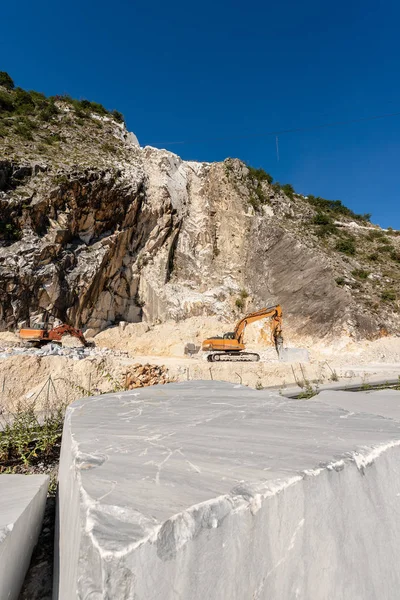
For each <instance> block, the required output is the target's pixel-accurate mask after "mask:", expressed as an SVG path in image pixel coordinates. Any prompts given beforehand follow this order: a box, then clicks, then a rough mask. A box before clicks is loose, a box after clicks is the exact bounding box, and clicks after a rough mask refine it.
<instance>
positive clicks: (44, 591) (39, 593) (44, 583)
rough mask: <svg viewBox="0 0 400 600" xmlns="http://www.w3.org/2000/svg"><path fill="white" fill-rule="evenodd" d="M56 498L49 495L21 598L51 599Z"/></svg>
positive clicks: (28, 599)
mask: <svg viewBox="0 0 400 600" xmlns="http://www.w3.org/2000/svg"><path fill="white" fill-rule="evenodd" d="M55 512H56V499H55V497H48V498H47V503H46V509H45V513H44V520H43V526H42V531H41V532H40V536H39V540H38V543H37V545H36V548H35V550H34V551H33V554H32V559H31V564H30V566H29V570H28V572H27V574H26V577H25V581H24V585H23V588H22V591H21V594H20V596H19V600H51V598H52V593H53V556H54V528H55Z"/></svg>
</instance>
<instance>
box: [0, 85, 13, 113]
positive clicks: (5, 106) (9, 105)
mask: <svg viewBox="0 0 400 600" xmlns="http://www.w3.org/2000/svg"><path fill="white" fill-rule="evenodd" d="M13 110H14V102H13V98H12V96H11V94H8V93H7V92H3V91H2V90H0V113H1V112H13Z"/></svg>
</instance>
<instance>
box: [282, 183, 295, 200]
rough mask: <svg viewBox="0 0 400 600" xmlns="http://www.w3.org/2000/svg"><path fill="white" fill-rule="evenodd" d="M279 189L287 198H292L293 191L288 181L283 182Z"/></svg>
mask: <svg viewBox="0 0 400 600" xmlns="http://www.w3.org/2000/svg"><path fill="white" fill-rule="evenodd" d="M281 190H282V192H283V193H284V194H286V196H288V198H290V199H291V200H293V197H294V194H295V191H294V188H293V186H292V185H290V183H285V184H284V185H282V186H281Z"/></svg>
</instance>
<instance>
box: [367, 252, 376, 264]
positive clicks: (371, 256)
mask: <svg viewBox="0 0 400 600" xmlns="http://www.w3.org/2000/svg"><path fill="white" fill-rule="evenodd" d="M367 258H368V260H370V261H372V262H377V261H378V260H379V255H378V254H377V253H376V252H373V253H372V254H369V255H368V256H367Z"/></svg>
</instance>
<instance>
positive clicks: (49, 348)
mask: <svg viewBox="0 0 400 600" xmlns="http://www.w3.org/2000/svg"><path fill="white" fill-rule="evenodd" d="M21 355H22V356H65V357H67V358H72V360H82V359H84V358H88V357H106V356H115V357H122V358H124V357H127V356H128V352H125V351H124V350H110V349H109V348H96V347H87V348H85V347H83V346H82V347H80V348H68V347H67V348H64V347H62V346H60V345H59V344H46V345H45V346H42V347H41V348H35V347H34V346H33V347H10V346H0V359H5V358H11V357H12V356H21Z"/></svg>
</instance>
